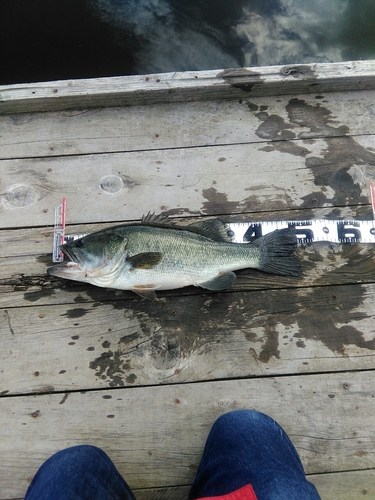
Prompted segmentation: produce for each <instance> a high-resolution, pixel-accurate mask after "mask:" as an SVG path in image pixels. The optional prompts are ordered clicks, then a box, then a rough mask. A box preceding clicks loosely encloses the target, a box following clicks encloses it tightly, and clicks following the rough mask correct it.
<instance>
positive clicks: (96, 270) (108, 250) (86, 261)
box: [48, 228, 128, 287]
mask: <svg viewBox="0 0 375 500" xmlns="http://www.w3.org/2000/svg"><path fill="white" fill-rule="evenodd" d="M127 243H128V239H127V238H126V237H125V236H124V235H122V234H121V233H120V232H119V231H118V230H116V228H114V229H108V230H105V231H100V232H98V233H93V234H89V235H87V236H84V237H83V238H79V239H77V240H73V241H71V242H69V243H66V244H64V245H62V246H61V247H60V250H61V251H62V252H63V254H64V256H65V257H66V258H67V259H69V260H68V261H67V262H65V263H63V264H59V265H57V266H53V267H51V268H49V269H48V274H50V275H52V276H57V277H59V278H65V279H70V280H75V281H83V282H85V283H91V284H93V285H98V286H107V287H111V286H112V285H113V282H114V281H115V279H116V278H117V276H118V274H119V273H120V272H121V269H122V267H123V264H124V263H125V260H126V255H127V250H126V247H127Z"/></svg>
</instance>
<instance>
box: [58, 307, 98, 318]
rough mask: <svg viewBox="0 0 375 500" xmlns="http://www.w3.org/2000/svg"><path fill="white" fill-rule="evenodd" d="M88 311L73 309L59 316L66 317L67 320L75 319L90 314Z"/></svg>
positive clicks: (78, 308)
mask: <svg viewBox="0 0 375 500" xmlns="http://www.w3.org/2000/svg"><path fill="white" fill-rule="evenodd" d="M90 312H91V311H90V309H83V308H82V307H76V308H75V309H68V310H67V311H66V313H64V314H61V315H60V316H66V317H67V318H69V319H76V318H81V317H82V316H85V315H86V314H88V313H90Z"/></svg>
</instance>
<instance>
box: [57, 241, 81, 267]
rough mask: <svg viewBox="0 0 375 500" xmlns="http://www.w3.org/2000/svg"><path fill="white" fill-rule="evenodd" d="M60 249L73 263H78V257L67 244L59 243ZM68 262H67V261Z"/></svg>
mask: <svg viewBox="0 0 375 500" xmlns="http://www.w3.org/2000/svg"><path fill="white" fill-rule="evenodd" d="M60 250H61V251H62V253H63V254H64V255H65V257H67V258H68V259H69V261H70V262H71V263H72V264H73V263H74V264H77V265H78V264H79V260H78V257H77V256H76V255H75V254H74V252H72V251H71V250H70V249H69V248H68V247H67V246H65V245H61V247H60ZM68 264H69V262H68Z"/></svg>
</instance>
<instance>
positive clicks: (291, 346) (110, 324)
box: [0, 284, 375, 395]
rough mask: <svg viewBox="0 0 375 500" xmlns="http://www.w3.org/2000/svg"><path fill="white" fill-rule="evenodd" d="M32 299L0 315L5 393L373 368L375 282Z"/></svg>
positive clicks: (0, 382) (0, 387)
mask: <svg viewBox="0 0 375 500" xmlns="http://www.w3.org/2000/svg"><path fill="white" fill-rule="evenodd" d="M31 304H32V302H31ZM34 304H35V306H34V307H23V308H19V307H17V308H12V309H5V310H3V311H2V315H1V316H0V322H1V323H0V324H1V329H2V331H3V332H4V334H3V337H2V342H1V345H0V350H1V359H2V360H3V361H2V370H1V373H0V393H2V394H8V395H9V394H17V393H19V394H24V393H30V392H37V393H42V392H54V391H62V390H85V389H89V388H101V387H103V388H105V387H122V386H138V385H154V384H170V383H175V382H176V383H177V382H192V381H204V380H213V379H221V378H226V377H230V378H236V377H239V378H242V377H248V376H257V377H259V376H264V375H266V376H270V375H274V374H292V373H314V372H330V371H335V370H357V369H366V370H368V369H375V357H374V351H375V313H374V311H375V285H374V284H371V285H351V286H323V287H314V288H296V289H294V290H288V292H287V293H286V290H282V289H281V290H264V291H256V292H241V293H233V292H232V293H219V294H201V295H190V296H183V295H180V296H175V297H173V296H169V297H166V298H164V299H162V300H160V301H159V302H150V301H145V300H142V299H140V298H134V299H130V300H117V301H106V302H98V301H96V302H94V303H93V302H89V303H87V302H84V301H82V302H81V301H79V300H77V301H76V303H75V304H74V305H70V304H69V305H67V304H63V305H49V306H48V305H38V303H37V302H35V303H34ZM14 373H17V377H16V378H15V377H14Z"/></svg>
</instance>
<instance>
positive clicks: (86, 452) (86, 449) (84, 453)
mask: <svg viewBox="0 0 375 500" xmlns="http://www.w3.org/2000/svg"><path fill="white" fill-rule="evenodd" d="M58 456H59V458H60V457H61V458H62V457H63V456H69V458H70V459H71V460H74V459H80V460H81V459H82V458H86V459H89V458H91V457H95V458H97V457H98V456H100V457H106V454H105V452H104V451H103V450H102V449H101V448H98V447H97V446H93V445H91V444H78V445H75V446H70V447H69V448H65V449H63V450H60V451H58V452H57V453H56V454H55V455H52V457H51V458H53V457H58Z"/></svg>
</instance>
